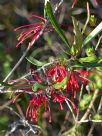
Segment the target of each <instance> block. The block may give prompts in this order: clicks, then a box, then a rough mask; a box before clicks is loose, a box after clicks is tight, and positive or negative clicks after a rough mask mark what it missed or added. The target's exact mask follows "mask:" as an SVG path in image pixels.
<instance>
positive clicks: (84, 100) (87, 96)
mask: <svg viewBox="0 0 102 136" xmlns="http://www.w3.org/2000/svg"><path fill="white" fill-rule="evenodd" d="M91 99H92V95H91V94H84V95H83V98H82V99H81V101H80V103H79V106H80V110H85V109H86V108H87V107H88V105H89V103H90V101H91Z"/></svg>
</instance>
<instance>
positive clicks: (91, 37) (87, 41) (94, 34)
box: [82, 22, 102, 47]
mask: <svg viewBox="0 0 102 136" xmlns="http://www.w3.org/2000/svg"><path fill="white" fill-rule="evenodd" d="M101 31H102V22H101V23H100V24H99V25H98V26H97V27H96V28H95V29H94V30H93V31H92V32H91V33H90V34H89V35H88V36H87V37H86V39H85V40H84V42H83V45H82V47H84V46H85V45H86V44H88V43H89V42H90V41H91V40H92V39H93V38H94V37H95V36H97V35H98V34H99V33H100V32H101Z"/></svg>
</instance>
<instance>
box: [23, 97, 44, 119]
mask: <svg viewBox="0 0 102 136" xmlns="http://www.w3.org/2000/svg"><path fill="white" fill-rule="evenodd" d="M46 103H47V97H46V96H45V95H43V94H38V95H34V96H33V98H32V99H31V101H30V103H29V105H28V108H27V111H26V117H30V118H31V121H38V113H39V109H40V107H41V106H42V105H43V106H44V108H45V109H47V107H46V106H47V105H46Z"/></svg>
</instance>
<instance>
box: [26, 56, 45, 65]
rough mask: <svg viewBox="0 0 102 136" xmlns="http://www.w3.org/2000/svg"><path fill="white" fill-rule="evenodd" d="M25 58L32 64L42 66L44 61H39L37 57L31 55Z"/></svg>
mask: <svg viewBox="0 0 102 136" xmlns="http://www.w3.org/2000/svg"><path fill="white" fill-rule="evenodd" d="M26 59H27V60H28V61H29V62H30V63H31V64H33V65H36V66H43V65H44V64H45V63H44V62H41V61H38V60H37V59H35V58H33V57H32V56H30V57H28V58H27V57H26Z"/></svg>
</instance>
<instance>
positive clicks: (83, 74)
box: [66, 70, 89, 98]
mask: <svg viewBox="0 0 102 136" xmlns="http://www.w3.org/2000/svg"><path fill="white" fill-rule="evenodd" d="M87 76H88V72H87V71H83V70H77V71H72V72H71V74H70V77H69V80H68V82H67V87H66V91H67V92H68V91H71V93H72V94H73V95H74V98H76V91H77V90H79V89H80V85H79V81H80V82H81V83H82V84H83V85H85V84H86V83H87V82H88V81H89V80H88V79H87Z"/></svg>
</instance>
